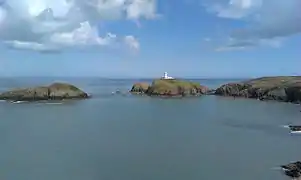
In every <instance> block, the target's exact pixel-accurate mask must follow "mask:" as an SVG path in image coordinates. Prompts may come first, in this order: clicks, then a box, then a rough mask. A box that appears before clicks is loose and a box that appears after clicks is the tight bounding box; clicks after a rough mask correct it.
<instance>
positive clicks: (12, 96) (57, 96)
mask: <svg viewBox="0 0 301 180" xmlns="http://www.w3.org/2000/svg"><path fill="white" fill-rule="evenodd" d="M85 98H88V94H87V93H85V92H83V91H82V90H80V89H78V88H77V87H75V86H73V85H70V84H66V83H54V84H51V85H50V86H40V87H33V88H22V89H14V90H10V91H7V92H4V93H2V94H0V99H1V100H12V101H40V100H62V99H85Z"/></svg>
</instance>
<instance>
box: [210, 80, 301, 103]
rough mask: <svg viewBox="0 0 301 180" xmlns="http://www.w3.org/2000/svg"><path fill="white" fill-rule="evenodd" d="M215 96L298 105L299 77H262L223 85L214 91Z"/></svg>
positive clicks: (299, 93)
mask: <svg viewBox="0 0 301 180" xmlns="http://www.w3.org/2000/svg"><path fill="white" fill-rule="evenodd" d="M215 94H216V95H222V96H240V97H246V98H256V99H261V100H277V101H285V102H293V103H300V102H301V76H277V77H262V78H257V79H251V80H248V81H244V82H241V83H229V84H224V85H222V86H221V87H219V88H218V89H216V91H215Z"/></svg>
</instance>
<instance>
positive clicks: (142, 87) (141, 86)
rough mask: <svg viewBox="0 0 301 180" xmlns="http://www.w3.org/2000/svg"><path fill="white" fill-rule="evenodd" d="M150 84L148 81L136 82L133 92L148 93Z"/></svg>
mask: <svg viewBox="0 0 301 180" xmlns="http://www.w3.org/2000/svg"><path fill="white" fill-rule="evenodd" d="M148 88H149V85H148V84H147V83H135V84H134V85H133V87H132V89H131V91H130V92H131V93H146V91H147V89H148Z"/></svg>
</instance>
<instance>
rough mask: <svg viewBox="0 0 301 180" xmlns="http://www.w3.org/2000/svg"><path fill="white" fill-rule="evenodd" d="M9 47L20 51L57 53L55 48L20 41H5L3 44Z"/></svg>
mask: <svg viewBox="0 0 301 180" xmlns="http://www.w3.org/2000/svg"><path fill="white" fill-rule="evenodd" d="M5 43H6V44H7V45H8V46H9V47H11V48H14V49H21V50H34V51H39V52H59V51H60V50H59V49H58V48H56V47H52V46H47V45H44V44H40V43H36V42H22V41H7V42H5Z"/></svg>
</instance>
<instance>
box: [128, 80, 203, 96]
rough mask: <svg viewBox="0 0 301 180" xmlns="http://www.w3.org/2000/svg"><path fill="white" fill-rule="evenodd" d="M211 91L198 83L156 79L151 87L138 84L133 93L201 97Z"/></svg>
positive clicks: (132, 90)
mask: <svg viewBox="0 0 301 180" xmlns="http://www.w3.org/2000/svg"><path fill="white" fill-rule="evenodd" d="M208 91H209V89H208V88H207V87H205V86H202V85H200V84H199V83H196V82H191V81H186V80H178V79H163V78H161V79H156V80H154V81H153V82H152V84H151V85H149V84H148V83H136V84H134V85H133V87H132V89H131V91H130V92H131V93H135V94H146V95H148V96H160V97H183V96H199V95H202V94H206V93H207V92H208Z"/></svg>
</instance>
